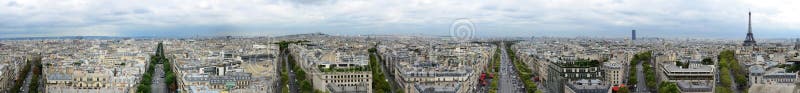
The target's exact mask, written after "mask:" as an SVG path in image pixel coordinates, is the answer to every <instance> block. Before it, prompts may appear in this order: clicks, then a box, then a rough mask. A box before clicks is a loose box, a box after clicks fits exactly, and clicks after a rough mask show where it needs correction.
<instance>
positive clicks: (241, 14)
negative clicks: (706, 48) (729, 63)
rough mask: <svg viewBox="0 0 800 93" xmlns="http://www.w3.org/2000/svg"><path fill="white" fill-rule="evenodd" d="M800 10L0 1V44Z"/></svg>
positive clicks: (763, 26) (516, 2)
mask: <svg viewBox="0 0 800 93" xmlns="http://www.w3.org/2000/svg"><path fill="white" fill-rule="evenodd" d="M798 10H800V0H0V38H14V37H50V36H123V37H126V36H154V37H193V36H280V35H289V34H303V33H314V32H322V33H327V34H332V35H369V34H381V35H440V36H448V35H451V32H452V31H451V29H452V28H454V27H453V24H454V22H457V20H459V19H465V20H468V21H469V22H470V23H472V24H473V25H474V26H473V28H474V30H472V31H470V33H471V34H470V35H474V36H475V37H504V36H511V37H529V36H553V37H607V38H626V37H630V32H631V30H633V29H636V31H637V36H639V37H664V38H728V39H744V38H745V34H746V33H747V22H748V21H747V16H748V15H747V12H748V11H751V12H752V25H753V32H754V34H755V35H754V37H755V38H756V39H759V38H798V37H800V11H798Z"/></svg>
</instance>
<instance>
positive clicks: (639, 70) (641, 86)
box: [635, 61, 649, 93]
mask: <svg viewBox="0 0 800 93" xmlns="http://www.w3.org/2000/svg"><path fill="white" fill-rule="evenodd" d="M642 64H644V61H642V62H639V64H636V80H639V82H638V83H636V90H635V91H636V92H637V93H641V92H644V93H647V92H649V90H648V89H647V85H646V84H645V82H646V81H645V78H644V69H643V68H644V67H643V66H642Z"/></svg>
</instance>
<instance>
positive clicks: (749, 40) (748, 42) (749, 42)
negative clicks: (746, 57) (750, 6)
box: [742, 12, 756, 46]
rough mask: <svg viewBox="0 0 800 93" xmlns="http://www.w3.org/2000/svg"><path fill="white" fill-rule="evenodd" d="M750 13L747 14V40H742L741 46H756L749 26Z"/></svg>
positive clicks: (751, 28)
mask: <svg viewBox="0 0 800 93" xmlns="http://www.w3.org/2000/svg"><path fill="white" fill-rule="evenodd" d="M750 21H752V19H751V13H750V12H747V38H745V39H744V43H742V45H743V46H756V39H755V38H753V27H752V26H751V24H750V23H751V22H750Z"/></svg>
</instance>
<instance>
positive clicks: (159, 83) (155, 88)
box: [150, 64, 167, 93]
mask: <svg viewBox="0 0 800 93" xmlns="http://www.w3.org/2000/svg"><path fill="white" fill-rule="evenodd" d="M163 68H164V67H163V64H156V67H155V72H154V73H153V85H152V86H151V88H152V90H150V91H152V93H167V89H166V88H167V85H166V84H164V78H162V77H164V70H163Z"/></svg>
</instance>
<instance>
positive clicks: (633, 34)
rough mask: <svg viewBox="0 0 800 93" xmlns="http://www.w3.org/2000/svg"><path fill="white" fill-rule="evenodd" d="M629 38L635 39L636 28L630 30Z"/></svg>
mask: <svg viewBox="0 0 800 93" xmlns="http://www.w3.org/2000/svg"><path fill="white" fill-rule="evenodd" d="M631 40H636V30H635V29H634V30H633V31H631Z"/></svg>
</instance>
